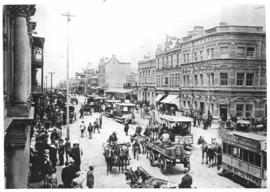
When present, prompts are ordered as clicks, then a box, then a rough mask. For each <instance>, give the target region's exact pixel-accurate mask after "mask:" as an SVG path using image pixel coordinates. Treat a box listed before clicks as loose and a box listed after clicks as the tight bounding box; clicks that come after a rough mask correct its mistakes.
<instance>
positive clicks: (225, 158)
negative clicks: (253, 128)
mask: <svg viewBox="0 0 270 192" xmlns="http://www.w3.org/2000/svg"><path fill="white" fill-rule="evenodd" d="M222 146H223V150H222V168H223V173H224V174H225V175H230V176H233V177H237V178H239V180H241V181H243V182H244V183H245V184H251V185H253V186H256V187H266V183H267V181H266V178H267V168H266V163H267V162H266V156H267V153H266V136H263V135H259V134H255V133H246V132H239V131H232V132H226V133H224V134H223V135H222Z"/></svg>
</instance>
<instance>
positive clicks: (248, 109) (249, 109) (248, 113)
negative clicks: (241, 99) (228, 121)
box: [245, 104, 253, 117]
mask: <svg viewBox="0 0 270 192" xmlns="http://www.w3.org/2000/svg"><path fill="white" fill-rule="evenodd" d="M252 114H253V105H252V104H246V114H245V115H246V117H251V116H252Z"/></svg>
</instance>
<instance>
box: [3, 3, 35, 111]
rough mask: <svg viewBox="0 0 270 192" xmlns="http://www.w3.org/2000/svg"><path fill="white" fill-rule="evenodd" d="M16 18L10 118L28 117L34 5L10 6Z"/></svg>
mask: <svg viewBox="0 0 270 192" xmlns="http://www.w3.org/2000/svg"><path fill="white" fill-rule="evenodd" d="M9 10H10V12H11V15H12V16H13V18H14V90H13V101H14V104H15V107H14V106H12V108H11V110H10V113H9V114H8V115H9V116H28V114H29V107H28V106H27V104H26V102H27V98H28V97H29V93H30V92H29V87H31V82H30V83H29V77H30V78H31V70H30V69H31V49H30V39H29V34H28V21H29V18H30V16H32V15H33V14H34V13H35V6H34V5H10V6H9ZM29 84H30V85H29Z"/></svg>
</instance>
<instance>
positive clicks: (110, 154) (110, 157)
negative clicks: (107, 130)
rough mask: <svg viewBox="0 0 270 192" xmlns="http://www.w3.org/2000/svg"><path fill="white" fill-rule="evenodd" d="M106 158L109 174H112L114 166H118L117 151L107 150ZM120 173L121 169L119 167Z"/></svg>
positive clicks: (105, 152)
mask: <svg viewBox="0 0 270 192" xmlns="http://www.w3.org/2000/svg"><path fill="white" fill-rule="evenodd" d="M103 155H104V157H105V161H106V164H107V174H108V173H109V172H110V173H111V172H112V167H113V166H114V165H118V156H116V155H115V150H113V149H110V148H109V149H105V150H104V153H103ZM119 171H120V167H119Z"/></svg>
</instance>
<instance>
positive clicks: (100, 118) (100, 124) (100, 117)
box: [99, 115, 102, 129]
mask: <svg viewBox="0 0 270 192" xmlns="http://www.w3.org/2000/svg"><path fill="white" fill-rule="evenodd" d="M99 128H100V129H102V115H100V116H99Z"/></svg>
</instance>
